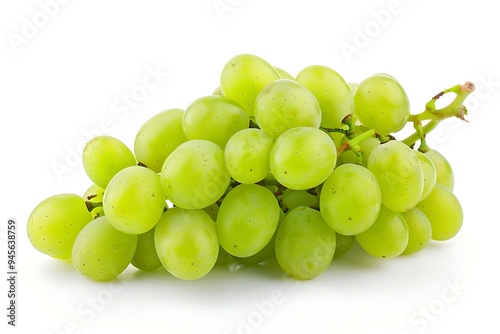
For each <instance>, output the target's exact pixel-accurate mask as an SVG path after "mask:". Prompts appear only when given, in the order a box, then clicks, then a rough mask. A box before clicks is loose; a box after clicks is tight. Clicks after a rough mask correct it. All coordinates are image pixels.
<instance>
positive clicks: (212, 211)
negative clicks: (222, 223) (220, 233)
mask: <svg viewBox="0 0 500 334" xmlns="http://www.w3.org/2000/svg"><path fill="white" fill-rule="evenodd" d="M219 208H220V207H219V205H218V204H217V203H214V204H212V205H210V206H207V207H206V208H204V209H203V211H205V212H206V213H208V215H209V216H210V218H212V219H213V220H214V221H216V220H217V215H218V214H219Z"/></svg>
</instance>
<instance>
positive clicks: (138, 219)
mask: <svg viewBox="0 0 500 334" xmlns="http://www.w3.org/2000/svg"><path fill="white" fill-rule="evenodd" d="M165 205H166V203H165V194H164V193H163V189H162V186H161V182H160V176H159V175H158V174H157V173H155V172H153V171H152V170H151V169H149V168H145V167H140V166H132V167H127V168H125V169H123V170H121V171H119V172H118V173H117V174H116V175H115V176H114V177H113V178H112V179H111V181H110V182H109V185H108V187H107V188H106V192H105V193H104V199H103V207H104V214H105V215H106V217H107V218H108V221H109V223H110V224H111V225H113V227H115V228H116V229H117V230H119V231H121V232H123V233H129V234H142V233H145V232H147V231H149V230H150V229H152V228H153V227H154V226H155V225H156V222H158V219H160V217H161V215H162V213H163V209H164V208H165Z"/></svg>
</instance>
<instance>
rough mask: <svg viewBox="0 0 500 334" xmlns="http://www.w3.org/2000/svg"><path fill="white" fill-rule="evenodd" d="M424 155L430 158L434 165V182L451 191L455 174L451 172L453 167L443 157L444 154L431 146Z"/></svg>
mask: <svg viewBox="0 0 500 334" xmlns="http://www.w3.org/2000/svg"><path fill="white" fill-rule="evenodd" d="M425 155H426V156H428V157H429V158H430V159H431V160H432V162H433V163H434V166H435V167H436V173H437V179H436V182H437V183H440V184H442V185H444V186H445V187H447V188H448V189H450V190H451V191H453V187H454V185H455V176H454V174H453V168H452V167H451V164H450V162H449V161H448V160H447V159H446V158H445V156H444V155H442V154H441V153H439V152H438V151H436V150H435V149H432V148H430V149H429V151H427V152H426V153H425Z"/></svg>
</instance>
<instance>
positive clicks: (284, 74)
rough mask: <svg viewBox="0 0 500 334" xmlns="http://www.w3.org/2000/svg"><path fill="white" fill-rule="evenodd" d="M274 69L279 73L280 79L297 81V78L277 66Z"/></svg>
mask: <svg viewBox="0 0 500 334" xmlns="http://www.w3.org/2000/svg"><path fill="white" fill-rule="evenodd" d="M274 69H275V70H276V72H278V74H279V76H280V79H290V80H295V78H294V77H293V75H291V74H290V73H288V72H287V71H285V70H284V69H282V68H279V67H276V66H274Z"/></svg>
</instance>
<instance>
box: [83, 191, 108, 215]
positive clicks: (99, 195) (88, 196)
mask: <svg viewBox="0 0 500 334" xmlns="http://www.w3.org/2000/svg"><path fill="white" fill-rule="evenodd" d="M103 197H104V189H102V188H101V187H99V186H98V185H96V184H93V185H91V186H90V187H88V188H87V190H86V191H85V193H84V194H83V199H84V200H86V201H89V202H92V203H102V199H103ZM90 213H91V214H92V217H94V218H97V217H100V216H104V209H103V207H102V206H96V207H95V208H94V209H92V211H90Z"/></svg>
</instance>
